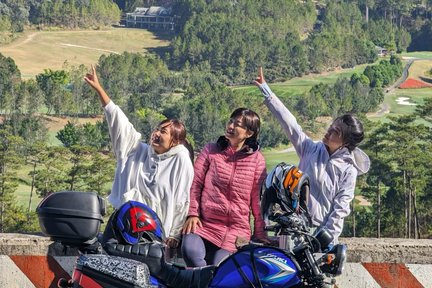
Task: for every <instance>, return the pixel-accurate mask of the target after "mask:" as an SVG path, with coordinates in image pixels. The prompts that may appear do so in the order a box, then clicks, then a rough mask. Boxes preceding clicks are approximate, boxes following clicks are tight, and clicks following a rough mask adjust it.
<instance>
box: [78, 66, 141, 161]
mask: <svg viewBox="0 0 432 288" xmlns="http://www.w3.org/2000/svg"><path fill="white" fill-rule="evenodd" d="M84 80H85V81H86V82H87V83H88V84H89V85H90V86H91V87H92V88H93V89H94V90H95V91H96V93H97V94H98V96H99V100H100V101H101V104H102V106H103V107H104V110H105V116H106V120H107V123H108V129H109V133H110V137H111V142H112V145H113V150H114V154H115V156H116V159H117V160H118V159H122V158H125V157H126V156H127V155H128V154H129V153H130V152H131V151H133V150H134V149H135V148H136V147H137V145H138V144H139V142H140V139H141V134H140V133H138V132H137V131H136V130H135V128H134V127H133V125H132V124H131V123H130V122H129V119H128V118H127V117H126V115H125V114H124V113H123V111H122V110H121V109H120V107H118V106H117V105H115V104H114V103H113V102H112V101H111V99H110V97H109V96H108V95H107V93H106V92H105V90H104V89H103V88H102V86H101V85H100V83H99V79H98V77H97V74H96V69H95V67H94V66H93V65H92V67H91V73H88V74H87V75H86V76H85V77H84Z"/></svg>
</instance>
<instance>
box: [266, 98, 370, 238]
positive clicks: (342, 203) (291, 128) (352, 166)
mask: <svg viewBox="0 0 432 288" xmlns="http://www.w3.org/2000/svg"><path fill="white" fill-rule="evenodd" d="M264 103H265V104H266V105H267V107H268V108H269V109H270V111H271V112H272V113H273V115H274V116H275V117H276V118H277V119H278V121H279V122H280V124H281V125H282V128H283V129H284V131H285V132H286V134H287V135H288V138H289V139H290V141H291V143H292V144H293V146H294V148H295V150H296V152H297V155H298V156H299V158H300V163H299V168H300V170H302V171H303V172H305V173H306V174H308V175H309V177H310V180H311V181H310V182H311V183H310V185H311V191H310V199H309V202H308V210H309V214H310V216H311V218H312V224H313V225H314V226H316V227H326V228H328V229H329V230H330V232H331V233H332V234H333V236H334V241H333V243H337V242H338V237H339V235H340V234H341V233H342V228H343V222H344V218H345V217H346V216H348V215H349V214H350V212H351V209H350V202H351V201H352V199H353V198H354V189H355V185H356V178H357V175H361V174H364V173H366V172H367V171H368V170H369V167H370V161H369V157H368V156H367V155H366V154H365V153H364V152H363V151H361V150H360V149H359V148H356V149H354V151H352V152H349V150H348V149H347V148H345V147H344V148H342V149H339V150H337V151H336V152H334V153H333V154H332V155H331V156H330V155H329V153H328V151H327V149H326V147H325V145H324V144H323V143H322V142H321V141H319V142H314V141H313V140H312V139H310V138H309V137H308V136H307V135H306V134H305V133H304V132H303V130H302V128H301V127H300V125H298V123H297V120H296V119H295V117H294V115H292V114H291V112H290V111H289V110H288V109H287V108H286V107H285V106H284V105H283V103H282V102H281V101H280V100H279V98H277V97H276V95H275V94H272V95H271V96H270V97H268V98H266V100H265V101H264Z"/></svg>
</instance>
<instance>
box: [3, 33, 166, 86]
mask: <svg viewBox="0 0 432 288" xmlns="http://www.w3.org/2000/svg"><path fill="white" fill-rule="evenodd" d="M168 45H169V41H167V40H162V39H159V38H157V37H156V36H155V35H154V34H153V33H151V32H149V31H147V30H144V29H129V28H110V29H106V30H82V31H26V32H24V33H23V34H22V36H21V37H19V38H18V39H17V40H15V41H14V42H12V43H10V44H8V45H5V46H2V47H0V53H2V54H3V55H5V56H8V57H11V58H13V59H14V61H15V63H16V64H17V66H18V68H19V69H20V71H21V74H22V78H24V79H27V78H32V77H34V76H35V75H37V74H39V73H42V72H43V70H44V69H48V68H50V69H53V70H58V69H62V67H63V64H64V63H65V61H66V62H67V63H68V64H69V65H74V66H78V65H80V64H84V65H86V66H88V67H90V64H95V63H97V61H98V59H99V57H100V56H101V55H102V54H109V53H118V54H121V53H123V52H124V51H128V52H145V51H146V49H149V48H156V47H163V46H168Z"/></svg>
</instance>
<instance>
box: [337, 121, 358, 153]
mask: <svg viewBox="0 0 432 288" xmlns="http://www.w3.org/2000/svg"><path fill="white" fill-rule="evenodd" d="M333 124H340V127H341V131H342V141H343V142H344V146H345V147H347V148H348V150H349V151H353V150H354V149H355V148H356V147H357V146H358V145H359V144H360V143H361V142H362V141H363V139H364V131H363V124H362V122H361V121H360V120H359V119H358V118H357V117H356V116H354V115H353V114H344V115H342V116H339V117H337V118H336V119H335V120H334V121H333Z"/></svg>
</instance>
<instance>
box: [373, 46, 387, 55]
mask: <svg viewBox="0 0 432 288" xmlns="http://www.w3.org/2000/svg"><path fill="white" fill-rule="evenodd" d="M375 50H376V51H377V54H378V56H381V57H384V56H387V54H388V50H387V49H386V48H383V47H380V46H375Z"/></svg>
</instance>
